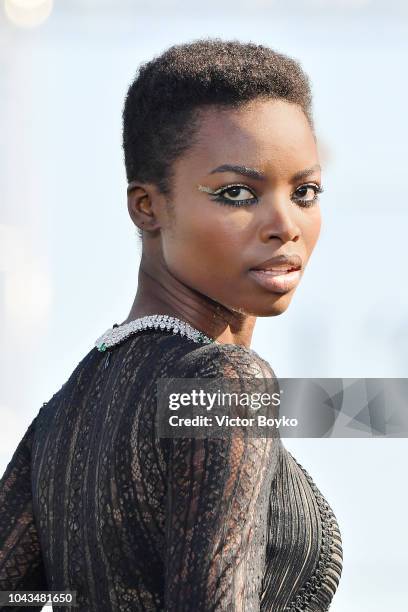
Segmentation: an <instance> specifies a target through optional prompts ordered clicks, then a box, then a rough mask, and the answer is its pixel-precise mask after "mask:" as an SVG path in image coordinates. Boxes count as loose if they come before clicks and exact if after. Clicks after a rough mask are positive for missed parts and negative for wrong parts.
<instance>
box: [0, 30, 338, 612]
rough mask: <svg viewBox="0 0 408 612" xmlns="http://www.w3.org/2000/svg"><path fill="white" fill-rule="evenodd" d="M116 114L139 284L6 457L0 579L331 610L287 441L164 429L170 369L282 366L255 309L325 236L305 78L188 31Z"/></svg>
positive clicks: (175, 373) (314, 503)
mask: <svg viewBox="0 0 408 612" xmlns="http://www.w3.org/2000/svg"><path fill="white" fill-rule="evenodd" d="M123 120H124V153H125V165H126V171H127V178H128V181H129V187H128V208H129V213H130V216H131V218H132V220H133V222H134V224H135V225H136V226H137V227H138V228H139V231H140V237H141V240H142V259H141V263H140V269H139V282H138V288H137V293H136V297H135V300H134V303H133V305H132V308H131V310H130V312H129V315H128V317H127V319H126V320H125V321H123V322H122V323H121V324H120V325H117V324H114V326H113V327H112V328H110V329H109V330H108V331H107V332H106V333H105V334H103V335H102V336H101V337H100V338H98V340H97V341H96V346H95V347H94V348H93V349H92V350H90V352H89V353H88V354H87V355H86V356H85V357H84V358H83V360H82V361H81V362H80V363H79V364H78V366H77V367H76V369H75V370H74V372H73V373H72V374H71V376H70V378H69V379H68V381H67V382H66V383H65V384H64V385H63V387H62V388H61V389H60V390H59V391H58V392H57V393H56V394H55V395H54V396H53V397H52V398H51V399H50V401H49V402H48V403H46V404H44V406H43V407H42V408H41V410H40V411H39V413H38V415H37V417H36V418H35V419H34V421H33V422H32V423H31V425H30V427H29V428H28V430H27V432H26V434H25V436H24V438H23V439H22V440H21V442H20V444H19V446H18V448H17V450H16V451H15V454H14V456H13V457H12V460H11V462H10V463H9V465H8V467H7V470H6V472H5V474H4V476H3V479H2V482H1V495H2V511H1V536H2V540H1V541H2V554H1V557H0V577H1V582H0V586H1V589H2V590H24V589H25V590H28V589H31V590H34V589H35V590H46V589H48V590H54V591H62V590H67V589H68V590H71V591H75V592H76V594H77V606H76V608H74V609H77V610H81V611H98V612H105V611H106V612H107V611H112V610H120V611H122V610H166V611H189V612H190V611H206V612H207V611H221V610H235V611H242V612H249V611H251V610H262V611H264V612H283V611H285V612H294V611H300V610H302V611H306V612H312V611H313V612H323V611H324V610H327V609H328V608H329V606H330V603H331V600H332V597H333V595H334V592H335V590H336V587H337V585H338V581H339V578H340V574H341V569H342V548H341V539H340V534H339V530H338V525H337V521H336V519H335V517H334V514H333V512H332V511H331V509H330V507H329V506H328V504H327V502H326V501H325V499H324V498H323V497H322V495H321V494H320V492H319V490H318V489H317V487H316V485H315V484H314V482H313V480H312V479H311V477H310V476H309V475H308V474H307V473H306V472H305V470H304V469H303V468H302V467H301V466H300V465H299V464H298V463H297V462H296V461H295V459H294V458H293V457H292V455H291V454H290V453H289V452H288V451H287V450H286V449H285V447H284V446H283V444H282V443H281V440H280V438H276V437H275V438H259V437H250V436H245V435H244V436H232V437H231V438H230V439H228V440H225V439H218V438H211V439H210V438H201V439H199V438H194V437H184V438H170V437H168V438H165V437H161V436H159V435H158V433H157V430H156V429H155V427H156V424H155V418H156V416H157V415H156V411H157V403H156V383H157V382H158V380H159V379H160V378H167V379H169V378H170V379H173V378H223V379H227V378H237V377H238V378H240V379H245V380H251V379H252V380H253V379H254V378H259V377H264V378H271V377H272V378H274V377H275V375H274V372H273V370H272V368H271V367H270V365H269V364H267V362H266V361H264V360H263V359H262V358H261V357H260V356H259V355H258V354H257V353H256V352H255V351H253V350H252V349H251V348H250V344H251V337H252V333H253V329H254V326H255V322H256V318H257V317H259V316H262V317H266V316H274V315H279V314H281V313H282V312H284V311H285V310H286V309H287V308H288V306H289V303H290V301H291V299H292V297H293V294H294V292H295V290H296V287H297V285H298V283H299V281H300V278H301V276H302V275H303V272H304V269H305V266H306V264H307V262H308V260H309V257H310V256H311V253H312V251H313V248H314V246H315V244H316V241H317V239H318V235H319V231H320V211H319V200H318V196H319V193H320V192H321V191H322V186H321V174H320V173H321V170H320V166H319V159H318V152H317V147H316V139H315V135H314V131H313V122H312V116H311V95H310V88H309V84H308V79H307V76H306V75H305V74H304V73H303V71H302V69H301V67H300V66H299V64H298V63H297V62H296V61H294V60H293V59H290V58H288V57H286V56H284V55H281V54H278V53H276V52H275V51H273V50H271V49H269V48H267V47H264V46H261V45H255V44H252V43H248V44H244V43H240V42H237V41H229V42H225V41H221V40H218V39H215V40H200V41H196V42H193V43H189V44H184V45H178V46H174V47H171V48H170V49H168V50H167V51H166V52H165V53H163V54H162V55H161V56H160V57H157V58H155V59H153V60H152V61H150V62H148V63H147V64H145V65H143V66H142V67H141V69H140V71H139V73H138V75H137V77H136V79H135V81H134V82H133V83H132V85H131V86H130V88H129V91H128V94H127V98H126V102H125V108H124V113H123ZM155 315H161V316H159V317H157V316H155ZM165 315H166V316H165ZM7 609H9V608H7ZM16 609H17V608H16ZM31 609H37V608H35V607H33V608H31ZM65 609H68V608H66V607H64V605H62V604H61V605H56V606H55V605H54V610H65Z"/></svg>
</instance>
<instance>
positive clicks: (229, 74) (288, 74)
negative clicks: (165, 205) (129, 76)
mask: <svg viewBox="0 0 408 612" xmlns="http://www.w3.org/2000/svg"><path fill="white" fill-rule="evenodd" d="M260 97H261V98H272V99H281V100H286V101H288V102H292V103H294V104H298V105H299V106H300V107H301V108H302V110H303V111H304V113H305V115H306V118H307V120H308V121H309V124H310V126H311V127H312V129H313V118H312V109H311V105H312V96H311V89H310V83H309V79H308V76H307V75H306V74H305V72H304V71H303V70H302V68H301V66H300V64H299V62H297V61H296V60H295V59H293V58H290V57H288V56H286V55H284V54H282V53H278V52H277V51H274V50H273V49H271V48H269V47H266V46H264V45H257V44H254V43H250V42H246V43H245V42H240V41H237V40H229V41H224V40H221V39H218V38H212V39H211V38H206V39H200V40H196V41H193V42H190V43H184V44H179V45H173V46H172V47H170V48H169V49H167V50H166V51H164V52H163V53H162V54H161V55H159V56H158V57H155V58H153V59H152V60H150V61H148V62H146V63H144V64H142V65H141V66H140V67H139V70H138V73H137V74H136V77H135V79H134V81H133V82H132V84H131V85H130V87H129V90H128V92H127V95H126V99H125V104H124V109H123V150H124V159H125V167H126V176H127V180H128V182H131V181H140V182H147V183H153V184H155V185H156V186H157V187H158V189H159V190H160V192H161V193H163V194H165V195H168V196H170V195H171V176H172V172H171V170H172V164H173V162H174V161H175V160H176V159H177V158H178V157H179V156H181V154H182V153H184V152H185V151H186V150H187V149H188V148H189V146H191V144H192V142H193V138H194V134H195V133H196V131H197V130H198V127H199V122H198V113H197V112H196V111H197V110H199V109H202V108H204V107H208V106H211V105H212V106H219V107H224V108H225V107H232V108H237V107H239V106H240V105H242V104H244V103H245V102H249V101H250V100H254V99H256V98H260Z"/></svg>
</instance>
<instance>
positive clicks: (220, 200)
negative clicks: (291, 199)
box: [210, 183, 324, 208]
mask: <svg viewBox="0 0 408 612" xmlns="http://www.w3.org/2000/svg"><path fill="white" fill-rule="evenodd" d="M233 187H243V188H244V189H247V190H248V191H251V192H252V189H250V188H249V187H248V185H245V184H244V183H231V184H230V185H226V186H225V187H221V188H220V189H217V190H216V191H211V192H210V193H211V195H215V196H216V197H215V198H212V201H213V202H218V203H220V204H225V205H227V206H235V207H238V206H252V205H255V204H259V198H257V197H255V196H254V197H253V198H247V199H246V200H229V199H228V198H224V197H223V195H222V194H223V193H225V192H226V191H228V190H229V189H232V188H233ZM302 187H310V188H312V189H314V190H315V196H314V198H312V199H311V200H307V201H306V200H302V198H297V203H299V202H303V203H302V204H299V205H300V206H301V208H310V207H311V206H314V204H316V202H317V200H318V199H319V195H320V194H321V193H323V191H324V189H323V187H321V186H320V185H317V184H316V183H305V184H304V185H300V186H299V187H298V188H297V190H296V191H298V190H299V189H301V188H302Z"/></svg>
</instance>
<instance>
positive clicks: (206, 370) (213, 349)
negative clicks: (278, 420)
mask: <svg viewBox="0 0 408 612" xmlns="http://www.w3.org/2000/svg"><path fill="white" fill-rule="evenodd" d="M174 370H175V371H174V373H173V376H176V375H177V376H179V377H186V378H188V377H192V378H195V377H200V378H214V377H232V378H241V377H245V378H246V377H250V378H276V376H275V372H274V371H273V369H272V367H271V366H270V364H269V363H268V362H267V361H266V360H265V359H263V358H262V357H260V355H258V353H257V352H256V351H254V350H253V349H251V348H247V347H245V346H241V345H238V344H215V343H214V344H205V345H203V346H199V347H198V348H196V349H194V350H192V351H189V352H188V353H187V354H185V355H184V356H183V357H182V358H181V359H180V360H179V361H178V362H177V363H176V364H175V368H174Z"/></svg>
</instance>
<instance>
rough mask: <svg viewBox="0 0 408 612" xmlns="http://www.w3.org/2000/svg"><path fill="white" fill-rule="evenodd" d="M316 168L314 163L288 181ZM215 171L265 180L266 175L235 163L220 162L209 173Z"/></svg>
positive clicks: (295, 179) (312, 171)
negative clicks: (220, 164) (219, 164)
mask: <svg viewBox="0 0 408 612" xmlns="http://www.w3.org/2000/svg"><path fill="white" fill-rule="evenodd" d="M316 170H321V166H320V164H315V165H314V166H312V167H311V168H306V169H305V170H300V171H299V172H296V173H295V174H294V175H293V176H292V178H291V179H290V182H291V183H295V182H296V181H300V180H302V179H304V178H307V177H308V176H310V175H311V174H313V173H314V172H316ZM217 172H235V173H236V174H242V175H243V176H248V177H249V178H253V179H257V180H259V181H265V180H266V175H265V174H264V173H263V172H260V171H259V170H256V169H255V168H248V167H247V166H240V165H236V164H222V166H217V168H214V170H211V172H210V173H209V174H215V173H217Z"/></svg>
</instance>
